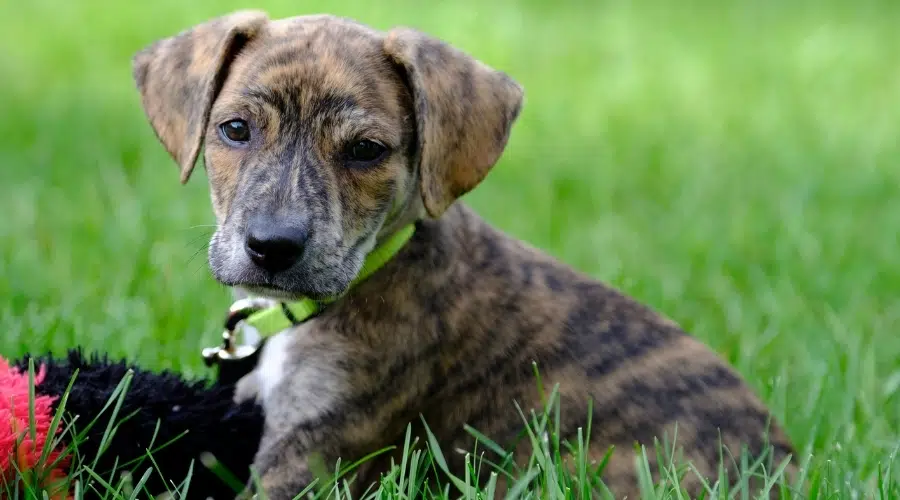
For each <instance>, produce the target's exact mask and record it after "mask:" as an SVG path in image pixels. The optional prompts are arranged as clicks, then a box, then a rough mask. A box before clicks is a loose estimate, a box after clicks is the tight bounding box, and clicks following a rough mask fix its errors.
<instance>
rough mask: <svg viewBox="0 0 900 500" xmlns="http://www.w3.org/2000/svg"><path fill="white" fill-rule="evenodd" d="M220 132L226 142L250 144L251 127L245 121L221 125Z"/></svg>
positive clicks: (233, 121) (232, 121) (228, 122)
mask: <svg viewBox="0 0 900 500" xmlns="http://www.w3.org/2000/svg"><path fill="white" fill-rule="evenodd" d="M219 131H220V132H221V133H222V137H224V138H225V140H226V141H228V142H232V143H237V144H246V143H248V142H250V125H248V124H247V122H246V121H244V120H231V121H227V122H225V123H223V124H221V125H219Z"/></svg>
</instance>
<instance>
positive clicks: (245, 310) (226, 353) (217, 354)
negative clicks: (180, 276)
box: [201, 297, 278, 382]
mask: <svg viewBox="0 0 900 500" xmlns="http://www.w3.org/2000/svg"><path fill="white" fill-rule="evenodd" d="M275 306H278V302H276V301H274V300H271V299H265V298H260V297H248V298H243V299H240V300H238V301H236V302H234V303H233V304H232V305H231V307H229V308H228V314H227V315H226V316H225V321H224V326H225V329H224V331H223V332H222V344H221V345H219V346H215V347H207V348H204V349H203V351H202V353H201V355H202V356H203V362H204V364H206V366H207V367H214V366H216V367H218V368H219V380H220V382H225V380H223V379H229V380H228V381H231V379H233V381H235V382H236V381H237V379H239V378H240V377H241V376H243V375H244V374H246V373H248V372H249V371H250V370H251V369H252V365H253V364H255V363H256V357H257V354H258V352H259V348H260V347H261V345H262V344H261V342H260V341H259V339H258V335H256V334H255V332H254V331H253V330H252V329H251V328H248V327H246V326H245V327H244V328H241V329H240V332H241V333H243V337H244V338H243V339H242V340H244V343H241V344H238V326H239V325H240V323H241V322H242V321H243V320H245V319H247V318H248V317H250V316H251V315H252V314H253V313H255V312H257V311H261V310H263V309H268V308H270V307H275ZM250 337H253V339H251V338H250ZM239 368H240V370H238V369H239ZM226 372H228V373H229V374H230V375H234V376H226Z"/></svg>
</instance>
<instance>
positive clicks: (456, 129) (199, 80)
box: [133, 11, 523, 298]
mask: <svg viewBox="0 0 900 500" xmlns="http://www.w3.org/2000/svg"><path fill="white" fill-rule="evenodd" d="M133 69H134V78H135V81H136V83H137V87H138V90H139V91H140V94H141V101H142V104H143V106H144V110H145V112H146V115H147V117H148V119H149V121H150V124H151V125H152V127H153V129H154V131H155V132H156V135H157V137H158V138H159V140H160V142H161V143H162V144H163V146H164V147H165V148H166V150H167V151H168V152H169V153H170V154H171V155H172V157H173V158H174V159H175V161H176V162H177V163H178V165H179V166H180V168H181V181H182V182H187V180H188V178H189V177H190V174H191V171H192V170H193V167H194V163H195V162H196V160H197V157H198V156H199V152H200V150H201V146H202V145H205V148H204V165H205V167H206V169H207V174H208V178H209V181H210V190H211V198H212V204H213V209H214V212H215V215H216V219H217V222H218V227H217V230H216V233H215V234H214V236H213V238H212V241H211V244H210V249H209V263H210V267H211V269H212V272H213V275H214V276H215V278H216V279H217V280H219V281H220V282H222V283H223V284H226V285H230V286H237V287H241V288H244V289H247V290H248V291H251V292H253V293H257V294H262V295H268V296H271V297H278V298H294V297H299V296H309V297H313V298H323V297H326V296H332V295H336V294H340V293H342V292H343V291H345V290H346V288H347V287H348V286H349V285H350V283H351V281H352V280H353V279H354V278H355V276H356V275H357V273H358V272H359V270H360V268H361V266H362V264H363V261H364V258H365V256H366V254H367V253H368V252H369V251H370V250H371V249H372V248H373V246H374V245H375V244H376V243H377V242H378V241H379V240H380V238H381V237H383V236H386V235H387V234H388V233H390V232H392V231H393V230H395V229H397V228H398V227H400V225H402V224H406V223H409V222H412V221H413V220H415V219H416V218H418V217H422V216H426V215H427V216H431V217H439V216H440V215H441V214H442V213H443V212H444V211H445V210H446V209H447V208H448V207H449V206H450V205H451V204H452V203H453V202H454V201H455V200H456V199H457V198H458V197H460V196H462V195H463V194H465V193H467V192H468V191H470V190H471V189H472V188H474V187H475V186H476V185H477V184H478V183H480V182H481V181H482V179H484V177H485V176H486V175H487V173H488V171H489V170H490V168H491V167H492V166H493V165H494V164H495V163H496V161H497V160H498V158H499V156H500V154H501V153H502V151H503V149H504V148H505V146H506V142H507V139H508V137H509V133H510V128H511V126H512V124H513V122H514V121H515V120H516V118H517V116H518V114H519V110H520V108H521V105H522V96H523V92H522V88H521V87H520V86H519V85H518V84H517V83H516V82H514V81H513V80H512V79H510V78H509V77H508V76H506V75H505V74H504V73H502V72H499V71H496V70H494V69H491V68H489V67H487V66H486V65H484V64H482V63H481V62H479V61H477V60H475V59H473V58H472V57H470V56H468V55H466V54H464V53H462V52H460V51H458V50H456V49H454V48H453V47H451V46H449V45H447V44H445V43H443V42H441V41H439V40H437V39H434V38H431V37H429V36H427V35H424V34H422V33H420V32H418V31H415V30H412V29H407V28H398V29H395V30H392V31H390V32H387V33H382V32H379V31H376V30H374V29H371V28H369V27H367V26H364V25H362V24H359V23H356V22H354V21H351V20H348V19H344V18H338V17H333V16H327V15H316V16H301V17H295V18H290V19H283V20H278V21H272V20H269V19H268V17H267V16H266V14H265V13H263V12H259V11H238V12H234V13H232V14H229V15H226V16H223V17H220V18H217V19H213V20H210V21H208V22H205V23H203V24H200V25H198V26H195V27H194V28H192V29H190V30H187V31H185V32H182V33H180V34H178V35H175V36H173V37H170V38H166V39H163V40H160V41H158V42H156V43H154V44H152V45H150V46H149V47H147V48H145V49H143V50H142V51H140V52H139V53H137V54H136V55H135V57H134V61H133Z"/></svg>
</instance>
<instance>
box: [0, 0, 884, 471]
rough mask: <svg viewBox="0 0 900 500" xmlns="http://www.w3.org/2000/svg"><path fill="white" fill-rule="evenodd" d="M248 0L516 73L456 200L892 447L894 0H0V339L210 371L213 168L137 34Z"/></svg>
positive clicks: (851, 439)
mask: <svg viewBox="0 0 900 500" xmlns="http://www.w3.org/2000/svg"><path fill="white" fill-rule="evenodd" d="M191 4H193V5H191ZM246 7H255V8H264V9H266V10H268V11H269V12H270V14H271V15H272V16H273V17H282V16H289V15H294V14H302V13H313V12H323V11H327V12H332V13H336V14H342V15H348V16H351V17H355V18H358V19H360V20H362V21H364V22H367V23H369V24H372V25H374V26H376V27H379V28H389V27H390V26H392V25H399V24H406V25H410V26H414V27H417V28H419V29H422V30H425V31H427V32H429V33H431V34H433V35H435V36H438V37H441V38H443V39H445V40H447V41H449V42H451V43H453V44H455V45H457V46H459V47H460V48H462V49H464V50H466V51H468V52H470V53H471V54H473V55H475V56H476V57H478V58H480V59H481V60H483V61H485V62H487V63H488V64H491V65H492V66H495V67H497V68H500V69H503V70H504V71H507V72H508V73H510V74H511V75H512V76H513V77H514V78H516V79H517V80H518V81H520V82H521V83H522V84H523V85H524V86H525V88H526V104H525V108H524V111H523V114H522V116H521V119H520V121H519V122H518V124H517V125H516V127H515V128H514V132H513V136H512V139H511V141H510V144H509V148H508V150H507V153H506V154H505V156H504V157H503V159H502V161H501V162H500V164H499V165H498V166H497V168H496V169H495V171H494V172H493V174H492V175H491V176H490V177H489V179H488V181H487V182H486V183H485V184H483V185H482V186H481V187H480V188H479V189H478V190H477V191H476V192H474V193H473V194H471V195H470V196H468V197H467V198H466V200H467V202H468V203H470V204H472V205H473V206H474V207H475V208H477V209H478V210H479V211H480V212H481V213H482V214H483V215H484V216H485V217H486V218H488V219H489V220H491V221H492V222H494V223H495V224H496V225H498V226H499V227H501V228H503V229H505V230H507V231H509V232H510V233H512V234H514V235H516V236H518V237H520V238H523V239H526V240H528V241H530V242H532V243H533V244H535V245H537V246H539V247H541V248H544V249H546V250H547V251H548V252H550V253H552V254H554V255H556V256H558V257H559V258H561V259H563V260H565V261H567V262H569V263H571V264H572V265H574V266H576V267H578V268H579V269H582V270H584V271H586V272H588V273H590V274H592V275H594V276H596V277H598V278H601V279H603V280H606V281H608V282H611V283H612V284H614V285H615V286H617V287H619V288H621V289H623V290H625V291H626V292H627V293H629V294H631V295H634V296H636V297H637V298H639V299H640V300H642V301H645V302H647V303H650V304H651V305H653V306H654V307H656V308H657V309H659V310H661V311H662V312H664V313H665V314H667V315H668V316H670V317H672V318H674V319H676V320H677V321H679V322H680V323H681V324H682V325H683V326H684V327H685V328H687V329H688V330H690V331H691V332H693V333H694V334H696V335H697V336H698V337H700V338H701V339H703V340H704V341H705V342H707V343H709V344H710V345H711V346H712V347H714V348H715V349H716V350H717V351H719V352H721V353H722V354H723V355H724V356H726V357H727V358H728V359H729V360H730V361H731V362H732V363H734V364H735V366H737V368H738V369H739V370H740V371H741V372H742V373H743V374H744V375H745V376H746V377H747V378H748V379H749V380H750V381H751V383H752V384H753V386H754V387H755V388H756V389H757V390H758V391H759V392H760V394H761V395H762V396H763V397H764V398H765V400H766V401H767V402H768V403H769V404H770V405H772V407H773V408H774V410H775V411H776V413H777V415H778V416H779V418H781V420H782V421H783V422H784V423H785V425H786V426H787V428H788V431H789V432H790V434H791V436H792V437H793V439H794V440H795V441H796V443H797V444H798V445H799V446H800V447H801V449H803V450H804V451H808V452H812V453H814V454H815V455H816V460H817V461H819V462H820V463H830V464H839V465H838V466H839V467H840V474H839V477H844V476H846V477H845V480H847V481H848V482H849V483H848V484H861V483H863V482H867V481H870V480H872V479H873V474H874V471H875V468H876V466H877V465H878V463H879V461H880V460H884V459H885V458H886V457H887V456H888V454H889V453H890V452H891V451H892V450H894V449H896V447H897V446H898V444H900V438H898V436H900V337H898V326H900V300H898V292H900V251H898V250H900V239H898V235H900V168H898V165H897V161H898V158H900V143H898V136H900V65H898V64H897V59H896V57H897V54H900V31H897V29H896V26H897V25H898V22H900V2H894V1H892V0H880V1H878V0H871V1H859V2H851V1H850V0H846V1H843V2H839V1H837V0H818V1H804V0H798V1H794V2H779V1H776V0H759V1H750V0H743V1H732V2H714V1H700V0H691V1H686V2H679V3H678V6H677V7H676V6H675V3H674V2H666V1H665V0H644V1H640V2H627V1H624V0H622V1H618V0H597V1H594V2H590V1H588V0H566V1H559V2H551V1H549V0H519V1H513V0H492V1H491V2H484V1H477V0H455V1H452V2H450V1H440V2H438V1H432V2H428V3H417V2H414V1H412V0H378V1H376V0H341V1H339V2H338V1H333V2H325V1H319V0H308V1H305V2H288V1H284V0H259V1H257V2H255V3H252V4H248V3H242V2H237V1H233V0H217V1H212V0H193V1H192V2H188V1H184V0H179V1H176V0H156V1H154V2H131V3H115V2H112V1H111V0H78V1H74V2H62V1H59V0H30V3H28V2H19V3H17V4H15V5H13V2H11V0H5V3H3V4H2V7H0V8H2V10H0V74H2V78H0V213H2V214H3V217H2V218H0V299H2V300H0V331H2V334H0V353H2V354H3V355H4V356H9V357H12V356H17V355H20V354H22V353H24V352H26V351H32V352H39V351H45V350H47V349H52V350H54V351H55V352H61V351H63V350H64V349H66V348H69V347H73V346H76V345H80V346H84V347H86V348H88V349H92V350H103V351H106V352H109V353H111V354H113V355H115V356H128V357H130V358H132V359H135V360H137V361H139V362H141V363H144V364H146V365H147V366H150V367H154V368H174V369H179V370H183V371H185V372H186V373H189V374H193V375H205V374H206V373H205V371H204V369H203V367H202V363H201V362H200V358H199V349H200V348H201V347H202V346H205V345H207V344H212V343H215V342H216V341H217V340H218V336H219V333H220V331H219V328H220V324H221V320H222V316H223V313H224V310H225V308H226V307H227V306H228V304H229V299H230V296H229V294H228V291H227V290H225V289H223V288H222V287H220V286H218V285H217V284H215V283H214V281H213V280H212V278H211V277H210V275H209V273H208V271H207V269H206V260H205V259H206V254H205V249H206V243H207V238H208V237H209V235H210V234H211V232H212V229H211V228H210V227H209V225H210V224H212V223H213V218H212V214H211V210H210V208H209V199H208V194H207V190H206V184H205V183H206V180H205V178H204V174H203V170H202V169H197V170H196V171H195V172H196V173H195V176H194V177H193V178H192V180H191V182H190V183H189V185H188V186H186V187H182V186H180V185H179V184H178V174H177V169H176V167H175V164H174V163H173V162H172V160H171V159H170V158H169V157H168V156H166V154H165V152H164V150H163V149H162V147H161V146H160V145H159V144H158V143H157V142H156V140H155V138H154V136H153V133H152V131H151V129H150V127H149V125H148V124H147V122H146V120H145V119H144V116H143V112H142V110H141V109H140V106H139V102H138V95H137V92H136V91H135V90H134V88H133V84H132V81H131V74H130V68H131V67H130V57H131V55H132V54H133V53H134V52H135V51H136V50H138V49H139V48H141V47H143V46H144V45H146V44H149V43H150V42H152V41H153V40H155V39H157V38H161V37H165V36H169V35H172V34H174V33H176V32H178V31H180V30H182V29H185V28H187V27H189V26H191V25H192V24H195V23H198V22H201V21H203V20H205V19H207V18H209V17H212V16H216V15H219V14H222V13H225V12H227V11H230V10H232V9H236V8H246ZM829 460H830V462H828V461H829Z"/></svg>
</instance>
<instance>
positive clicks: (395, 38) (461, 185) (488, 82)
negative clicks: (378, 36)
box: [384, 27, 524, 217]
mask: <svg viewBox="0 0 900 500" xmlns="http://www.w3.org/2000/svg"><path fill="white" fill-rule="evenodd" d="M384 50H385V52H386V53H387V55H388V57H389V59H390V60H392V61H393V62H394V63H395V64H397V65H399V67H400V68H401V71H402V72H403V73H404V76H405V79H406V81H407V82H408V85H409V86H410V87H411V88H410V90H411V92H412V97H413V103H414V107H415V118H416V124H417V131H418V141H419V158H420V160H419V162H420V174H419V175H420V178H421V183H422V184H421V190H422V201H423V202H424V205H425V209H426V210H427V211H428V214H429V215H430V216H432V217H438V216H440V215H441V214H442V213H443V212H444V211H445V210H446V209H447V208H448V207H449V206H450V205H451V204H452V203H453V202H454V201H455V200H456V199H457V198H459V197H460V196H462V195H464V194H466V193H468V192H469V191H470V190H472V189H473V188H474V187H475V186H477V185H478V184H479V183H480V182H481V181H482V180H483V179H484V178H485V176H486V175H487V174H488V171H489V170H490V169H491V167H493V166H494V164H495V163H496V162H497V160H498V159H499V158H500V155H501V154H502V153H503V150H504V149H505V148H506V143H507V140H508V139H509V134H510V129H511V128H512V125H513V122H515V121H516V119H517V118H518V116H519V112H520V110H521V108H522V100H523V96H524V90H523V88H522V86H521V85H519V84H518V83H517V82H516V81H514V80H513V79H512V78H510V77H509V76H507V75H506V74H505V73H503V72H501V71H497V70H495V69H493V68H490V67H488V66H487V65H485V64H484V63H482V62H481V61H478V60H476V59H475V58H473V57H471V56H469V55H468V54H466V53H464V52H462V51H460V50H458V49H456V48H454V47H452V46H451V45H449V44H447V43H445V42H443V41H441V40H438V39H436V38H432V37H430V36H428V35H426V34H424V33H421V32H419V31H417V30H414V29H410V28H403V27H401V28H396V29H393V30H391V31H389V32H388V33H387V36H386V37H385V40H384Z"/></svg>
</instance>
